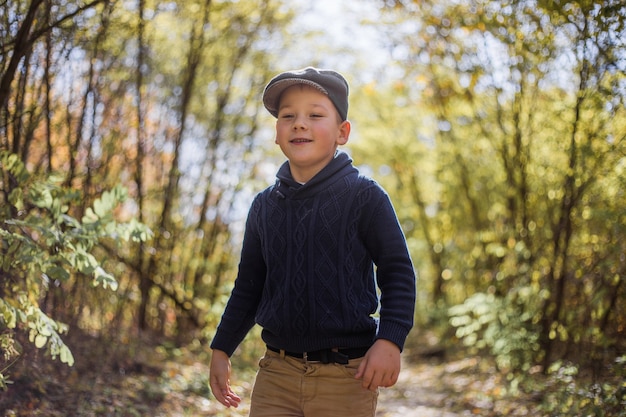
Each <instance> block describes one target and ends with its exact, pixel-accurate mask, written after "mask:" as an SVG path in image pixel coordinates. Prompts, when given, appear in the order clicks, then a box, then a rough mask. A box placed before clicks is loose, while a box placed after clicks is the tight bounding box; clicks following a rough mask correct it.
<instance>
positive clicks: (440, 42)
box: [352, 0, 626, 383]
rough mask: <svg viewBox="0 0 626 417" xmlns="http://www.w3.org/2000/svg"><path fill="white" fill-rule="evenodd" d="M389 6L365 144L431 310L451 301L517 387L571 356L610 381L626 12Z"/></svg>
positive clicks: (616, 336) (619, 268) (546, 5)
mask: <svg viewBox="0 0 626 417" xmlns="http://www.w3.org/2000/svg"><path fill="white" fill-rule="evenodd" d="M385 3H386V4H387V5H388V6H394V7H389V8H387V9H386V11H387V14H386V18H387V19H388V21H390V22H393V23H394V24H395V26H394V27H395V28H396V30H394V33H393V34H392V35H391V39H390V40H389V45H390V48H391V49H392V54H396V55H397V56H398V57H400V58H399V59H398V61H397V62H396V64H397V65H395V66H394V67H393V71H397V72H398V73H399V74H400V75H399V76H398V77H397V79H395V80H385V82H372V83H371V85H368V86H366V87H365V88H364V89H363V90H362V91H359V92H357V93H356V94H357V95H358V96H357V98H356V99H355V100H354V101H356V106H354V107H356V108H357V109H356V110H354V111H353V113H352V114H353V115H355V114H356V115H355V116H353V117H354V118H355V119H356V120H355V125H356V126H358V127H359V128H360V129H359V133H360V135H361V136H362V137H359V142H358V143H353V145H352V149H353V151H354V154H355V159H356V160H357V161H366V163H367V166H368V167H369V168H370V169H371V170H372V172H373V173H374V174H375V175H376V176H378V177H379V178H380V181H381V182H383V183H384V184H385V185H386V186H387V188H388V189H389V190H390V194H391V195H392V198H393V199H394V201H395V202H396V205H397V207H398V212H399V215H400V217H401V220H402V222H403V225H405V231H406V233H407V238H408V241H409V243H410V245H411V248H412V253H413V256H414V257H415V259H416V265H417V266H418V268H419V272H420V282H419V290H418V297H419V300H420V301H421V302H422V311H423V312H424V313H425V314H429V315H430V317H431V318H437V317H443V316H437V315H433V314H432V312H439V311H441V310H442V308H443V309H449V312H450V316H449V317H448V318H449V319H450V325H451V326H452V330H453V331H456V334H457V336H458V337H459V338H461V339H462V340H463V341H464V343H465V344H466V345H467V347H468V349H469V350H480V351H481V352H486V353H488V354H489V355H490V356H493V357H494V358H495V359H496V362H497V363H498V364H499V367H500V369H501V370H502V372H504V373H506V374H507V375H508V376H510V378H511V382H513V383H519V382H520V381H521V379H520V378H524V376H525V375H528V377H529V378H532V376H531V374H528V373H527V372H528V370H533V371H535V370H541V371H543V372H547V370H548V369H549V366H550V365H551V364H552V363H553V362H555V361H561V360H569V361H571V362H572V363H575V364H576V366H578V367H580V368H581V369H585V370H587V369H596V371H597V372H596V374H595V375H596V376H597V378H598V379H599V380H600V379H603V378H608V377H611V375H612V374H611V372H614V369H609V367H608V364H610V363H612V361H613V360H614V358H615V356H616V355H617V354H618V353H619V352H621V351H623V349H624V347H625V346H624V340H626V338H625V337H624V334H625V331H626V315H625V312H626V308H625V306H626V288H625V287H626V286H625V285H624V283H625V281H626V263H625V259H624V256H623V254H624V253H626V247H625V246H624V242H626V228H625V227H626V221H625V217H624V216H625V214H626V212H625V211H624V207H626V194H625V193H624V190H625V189H626V183H625V180H624V178H626V177H625V176H624V164H625V157H624V156H625V155H626V112H625V106H624V103H625V102H626V96H625V95H624V91H625V90H624V81H625V80H626V61H625V56H626V55H625V54H624V51H625V50H626V44H625V43H624V39H625V37H624V33H625V27H626V15H624V8H623V7H620V6H619V4H620V3H619V2H617V1H611V2H607V4H606V5H604V6H603V7H600V6H598V5H597V4H596V3H594V2H577V1H571V2H534V1H506V0H503V1H476V2H454V1H449V2H440V1H419V2H417V1H398V2H391V1H390V2H385ZM605 6H606V7H605ZM389 72H392V70H390V71H389ZM420 292H421V294H420ZM444 334H445V333H444Z"/></svg>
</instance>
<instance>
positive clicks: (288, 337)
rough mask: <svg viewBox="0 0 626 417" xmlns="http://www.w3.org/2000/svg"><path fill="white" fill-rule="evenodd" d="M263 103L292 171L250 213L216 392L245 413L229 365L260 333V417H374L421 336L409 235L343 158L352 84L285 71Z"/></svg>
mask: <svg viewBox="0 0 626 417" xmlns="http://www.w3.org/2000/svg"><path fill="white" fill-rule="evenodd" d="M263 104H264V105H265V107H266V109H267V110H268V111H269V112H270V113H271V114H272V115H273V116H274V117H276V118H277V121H276V143H277V144H278V146H279V147H280V149H281V150H282V152H283V153H284V154H285V156H286V157H287V161H286V162H285V163H284V164H283V165H282V166H281V167H280V169H279V171H278V174H277V178H278V179H277V181H276V183H275V184H274V185H273V186H271V187H269V188H267V189H266V190H264V191H262V192H261V193H259V194H258V195H257V196H256V198H255V199H254V201H253V203H252V206H251V208H250V212H249V214H248V219H247V222H246V228H245V234H244V240H243V248H242V252H241V261H240V264H239V272H238V276H237V279H236V280H235V286H234V288H233V291H232V294H231V296H230V299H229V301H228V304H227V305H226V309H225V311H224V315H223V316H222V320H221V322H220V324H219V326H218V328H217V332H216V334H215V338H214V339H213V341H212V343H211V348H212V349H213V355H212V358H211V376H210V385H211V389H212V391H213V394H214V395H215V398H216V399H217V400H218V401H219V402H221V403H222V404H224V405H225V406H227V407H230V406H233V407H237V406H238V404H239V402H240V401H241V399H240V398H239V396H237V395H236V394H235V393H234V392H233V391H232V389H231V387H230V383H229V378H230V373H231V368H230V359H229V358H230V356H231V355H232V354H233V352H234V351H235V349H236V348H237V346H238V345H239V344H240V343H241V341H242V340H243V338H244V337H245V335H246V334H247V333H248V331H249V330H250V329H251V328H252V326H253V325H254V324H255V323H258V324H259V325H260V326H261V327H262V329H263V330H262V338H263V341H264V342H265V343H266V344H267V352H266V354H265V356H264V357H263V358H262V359H261V361H260V362H259V371H258V374H257V377H256V381H255V385H254V389H253V392H252V398H251V410H250V416H252V417H262V416H266V417H277V416H306V417H320V416H323V417H330V416H338V417H339V416H350V417H360V416H368V417H373V416H374V414H375V410H376V402H377V397H378V387H390V386H392V385H393V384H395V383H396V381H397V378H398V374H399V372H400V352H401V351H402V348H403V345H404V342H405V339H406V337H407V334H408V333H409V330H410V329H411V327H412V326H413V312H414V306H415V274H414V270H413V266H412V263H411V259H410V257H409V253H408V250H407V247H406V241H405V238H404V235H403V233H402V231H401V229H400V226H399V224H398V220H397V217H396V214H395V211H394V209H393V207H392V205H391V202H390V200H389V198H388V196H387V194H386V193H385V191H384V190H383V189H382V188H381V187H380V186H379V185H378V184H377V183H375V182H374V181H373V180H371V179H368V178H365V177H363V176H362V175H360V174H359V172H358V170H357V169H356V168H355V167H354V166H353V165H352V161H351V159H350V158H349V157H348V155H347V154H346V153H344V152H341V151H338V150H337V147H338V146H339V145H345V144H346V142H348V136H349V134H350V122H349V121H348V120H347V114H348V83H347V82H346V80H345V79H344V77H343V76H341V75H340V74H338V73H337V72H335V71H331V70H321V69H316V68H311V67H308V68H305V69H302V70H297V71H288V72H284V73H282V74H279V75H277V76H276V77H274V78H273V79H272V80H271V81H270V82H269V83H268V85H267V86H266V87H265V90H264V93H263ZM374 266H375V267H376V270H375V269H374ZM377 288H378V290H379V291H380V314H379V318H375V317H374V314H375V313H376V312H377V309H378V307H379V297H378V292H377Z"/></svg>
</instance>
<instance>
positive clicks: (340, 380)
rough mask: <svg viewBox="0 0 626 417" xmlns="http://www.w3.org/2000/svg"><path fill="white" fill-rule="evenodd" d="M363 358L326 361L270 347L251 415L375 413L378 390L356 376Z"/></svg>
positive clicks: (361, 416)
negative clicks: (375, 390)
mask: <svg viewBox="0 0 626 417" xmlns="http://www.w3.org/2000/svg"><path fill="white" fill-rule="evenodd" d="M361 361H362V358H359V359H353V360H350V362H349V364H348V365H339V364H334V363H330V364H322V363H319V362H306V361H305V360H304V359H298V358H292V357H290V356H285V355H284V354H280V353H276V352H272V351H269V350H268V351H267V352H266V353H265V356H264V357H263V358H262V359H261V360H260V361H259V372H258V373H257V377H256V381H255V383H254V389H253V391H252V400H251V407H250V417H374V415H375V413H376V403H377V400H378V392H372V391H369V390H367V389H365V388H363V387H362V386H361V381H360V380H357V379H354V375H355V374H356V370H357V368H358V366H359V364H360V363H361Z"/></svg>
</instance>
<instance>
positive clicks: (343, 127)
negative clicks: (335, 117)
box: [337, 120, 351, 145]
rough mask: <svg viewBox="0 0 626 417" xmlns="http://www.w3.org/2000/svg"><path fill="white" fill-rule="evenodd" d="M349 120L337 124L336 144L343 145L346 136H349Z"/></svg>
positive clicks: (346, 141) (346, 140) (346, 139)
mask: <svg viewBox="0 0 626 417" xmlns="http://www.w3.org/2000/svg"><path fill="white" fill-rule="evenodd" d="M350 128H351V126H350V122H349V121H347V120H344V121H343V122H341V124H340V125H339V137H338V138H337V144H339V145H345V144H346V143H348V138H349V137H350Z"/></svg>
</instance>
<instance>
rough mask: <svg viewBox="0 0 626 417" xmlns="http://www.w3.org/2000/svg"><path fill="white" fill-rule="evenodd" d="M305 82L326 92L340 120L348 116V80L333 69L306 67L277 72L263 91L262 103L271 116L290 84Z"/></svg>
mask: <svg viewBox="0 0 626 417" xmlns="http://www.w3.org/2000/svg"><path fill="white" fill-rule="evenodd" d="M295 84H306V85H309V86H311V87H314V88H316V89H317V90H319V91H320V92H322V93H324V94H326V95H327V96H328V98H329V99H330V101H332V103H333V104H334V105H335V107H336V108H337V111H338V112H339V116H340V117H341V120H346V119H347V118H348V82H347V81H346V79H345V78H343V76H342V75H341V74H339V73H338V72H336V71H333V70H326V69H317V68H313V67H307V68H303V69H299V70H293V71H287V72H283V73H281V74H278V75H277V76H275V77H274V78H272V80H271V81H270V82H269V83H268V84H267V86H266V87H265V90H264V91H263V105H264V106H265V108H266V109H267V111H269V112H270V113H271V114H272V116H274V117H278V102H279V100H280V96H281V94H282V93H283V92H284V91H285V90H286V89H287V88H288V87H291V86H292V85H295Z"/></svg>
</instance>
